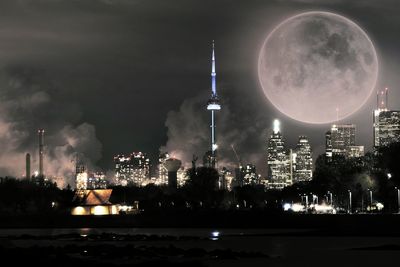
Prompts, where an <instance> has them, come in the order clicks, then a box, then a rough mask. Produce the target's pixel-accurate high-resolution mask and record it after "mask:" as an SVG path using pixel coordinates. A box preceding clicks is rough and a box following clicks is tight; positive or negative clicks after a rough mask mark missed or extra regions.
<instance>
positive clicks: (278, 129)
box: [274, 119, 281, 133]
mask: <svg viewBox="0 0 400 267" xmlns="http://www.w3.org/2000/svg"><path fill="white" fill-rule="evenodd" d="M280 124H281V123H280V121H279V120H277V119H275V120H274V133H279V131H280Z"/></svg>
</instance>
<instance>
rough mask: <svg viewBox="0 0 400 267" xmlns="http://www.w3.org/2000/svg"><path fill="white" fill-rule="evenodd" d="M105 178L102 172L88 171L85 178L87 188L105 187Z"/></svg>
mask: <svg viewBox="0 0 400 267" xmlns="http://www.w3.org/2000/svg"><path fill="white" fill-rule="evenodd" d="M106 188H107V180H106V175H105V174H104V173H103V172H94V173H90V175H89V177H88V180H87V189H106Z"/></svg>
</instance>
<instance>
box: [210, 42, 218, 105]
mask: <svg viewBox="0 0 400 267" xmlns="http://www.w3.org/2000/svg"><path fill="white" fill-rule="evenodd" d="M216 76H217V73H216V72H215V51H214V40H213V41H212V57H211V96H213V97H216V96H217V84H216V79H215V78H216Z"/></svg>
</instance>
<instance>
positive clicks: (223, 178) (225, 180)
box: [219, 167, 235, 191]
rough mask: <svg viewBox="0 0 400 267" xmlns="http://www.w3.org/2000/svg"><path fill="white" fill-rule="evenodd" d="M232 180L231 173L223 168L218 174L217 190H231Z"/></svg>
mask: <svg viewBox="0 0 400 267" xmlns="http://www.w3.org/2000/svg"><path fill="white" fill-rule="evenodd" d="M234 178H235V177H234V176H233V173H232V172H231V171H230V170H229V169H228V168H226V167H223V168H222V170H221V173H220V180H219V188H220V189H222V190H228V191H230V190H232V187H233V180H234Z"/></svg>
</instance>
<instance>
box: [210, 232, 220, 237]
mask: <svg viewBox="0 0 400 267" xmlns="http://www.w3.org/2000/svg"><path fill="white" fill-rule="evenodd" d="M211 235H212V236H213V237H219V232H218V231H214V232H212V233H211Z"/></svg>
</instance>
